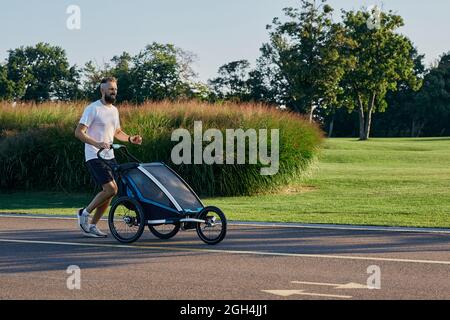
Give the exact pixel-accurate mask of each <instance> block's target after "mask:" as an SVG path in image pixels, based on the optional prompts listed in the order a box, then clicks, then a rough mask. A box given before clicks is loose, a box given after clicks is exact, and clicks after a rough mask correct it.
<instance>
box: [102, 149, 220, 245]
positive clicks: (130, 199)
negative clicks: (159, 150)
mask: <svg viewBox="0 0 450 320" xmlns="http://www.w3.org/2000/svg"><path fill="white" fill-rule="evenodd" d="M111 148H113V149H114V150H121V152H123V154H125V155H126V157H127V158H128V159H131V160H133V161H134V162H129V163H124V164H118V165H115V166H112V167H111V169H112V170H113V172H114V176H115V179H116V183H117V185H118V188H119V191H118V194H117V196H116V198H115V199H114V201H113V203H112V205H111V209H110V212H109V217H108V224H109V229H110V231H111V233H112V235H113V236H114V238H116V239H117V240H118V241H119V242H122V243H132V242H134V241H136V240H138V239H139V238H140V237H141V235H142V233H143V231H144V228H145V226H148V228H149V229H150V231H151V232H152V233H153V234H154V235H155V236H156V237H158V238H160V239H170V238H172V237H173V236H175V235H176V234H177V233H178V231H179V230H180V229H181V230H189V229H196V231H197V234H198V236H199V237H200V239H201V240H202V241H204V242H205V243H207V244H210V245H213V244H217V243H219V242H220V241H222V240H223V239H224V237H225V235H226V231H227V220H226V217H225V215H224V213H223V212H222V211H221V210H220V209H219V208H217V207H212V206H209V207H205V206H204V205H203V203H202V202H201V200H200V199H199V197H198V196H197V195H196V194H195V192H194V191H193V190H192V188H191V187H190V186H189V185H188V184H187V183H186V182H185V181H184V180H183V179H182V178H181V177H180V176H179V175H178V174H177V173H176V172H175V171H174V170H172V169H171V168H169V167H168V166H167V165H165V164H164V163H161V162H157V163H141V162H140V161H139V160H138V159H137V158H136V157H135V156H133V155H132V154H131V153H130V152H129V151H128V149H127V148H126V146H124V145H119V144H113V145H111ZM102 151H103V149H101V150H99V151H98V153H97V156H98V158H99V159H101V160H103V161H104V159H103V158H102V156H101V153H102ZM105 163H106V164H107V165H108V163H107V162H106V161H105Z"/></svg>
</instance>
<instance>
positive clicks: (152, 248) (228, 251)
mask: <svg viewBox="0 0 450 320" xmlns="http://www.w3.org/2000/svg"><path fill="white" fill-rule="evenodd" d="M0 242H4V243H26V244H49V245H65V246H82V247H98V248H127V249H150V250H163V251H185V252H210V253H229V254H244V255H245V254H247V255H259V256H279V257H298V258H321V259H341V260H363V261H385V262H401V263H420V264H438V265H450V261H435V260H412V259H395V258H380V257H359V256H341V255H322V254H302V253H283V252H264V251H244V250H219V249H200V248H186V247H161V246H146V245H124V244H122V245H121V244H102V243H96V244H95V243H82V242H57V241H37V240H16V239H0Z"/></svg>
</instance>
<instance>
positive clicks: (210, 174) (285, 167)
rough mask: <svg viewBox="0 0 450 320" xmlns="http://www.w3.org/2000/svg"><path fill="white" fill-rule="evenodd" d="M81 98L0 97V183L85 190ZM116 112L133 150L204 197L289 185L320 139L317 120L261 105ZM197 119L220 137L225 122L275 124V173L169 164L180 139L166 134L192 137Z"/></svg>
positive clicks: (162, 106) (157, 106) (168, 105)
mask: <svg viewBox="0 0 450 320" xmlns="http://www.w3.org/2000/svg"><path fill="white" fill-rule="evenodd" d="M86 105H87V104H86V103H77V104H73V103H72V104H70V103H68V104H56V103H45V104H42V105H21V106H17V107H15V108H12V107H11V106H10V105H8V104H0V177H1V180H0V188H1V189H2V190H35V189H39V190H49V191H55V190H65V191H67V192H69V191H83V190H86V186H87V185H89V183H90V182H89V181H90V178H89V175H88V173H87V170H86V168H85V166H84V148H83V144H82V143H81V142H80V141H79V140H77V139H76V138H75V137H74V130H75V127H76V125H77V122H78V120H79V118H80V116H81V113H82V112H83V110H84V107H85V106H86ZM119 112H120V117H121V125H122V128H123V130H124V131H125V132H127V133H130V134H138V133H139V134H140V135H142V136H143V144H142V146H135V145H131V146H129V149H130V151H131V152H132V153H133V154H135V155H136V156H137V157H138V158H139V159H141V160H143V161H145V162H156V161H162V162H165V163H167V164H168V165H169V166H171V167H172V168H174V169H175V170H176V171H177V172H178V173H179V174H180V175H181V176H182V177H183V178H184V179H185V180H186V181H187V182H188V183H189V184H190V185H191V186H192V187H193V189H194V190H195V191H196V192H197V193H199V194H200V195H202V196H218V195H222V196H230V195H251V194H255V193H261V192H268V191H273V190H275V189H276V188H278V187H280V186H284V185H286V184H289V183H290V182H291V181H292V180H293V179H297V178H299V177H300V176H301V175H302V174H303V173H304V172H305V171H306V170H307V168H308V166H309V165H310V164H311V162H312V161H314V159H315V156H316V154H317V152H318V148H319V147H320V144H321V141H322V133H321V131H320V129H319V128H318V127H317V126H316V125H311V124H309V123H308V122H307V121H305V120H304V119H303V118H302V117H300V116H298V115H295V114H293V113H290V112H286V111H279V110H276V109H274V108H269V107H268V106H264V105H261V104H239V105H237V104H206V103H199V102H176V103H173V102H158V103H145V104H143V105H140V106H135V105H126V104H124V105H121V106H119ZM194 121H202V122H203V132H204V131H205V130H207V129H208V128H217V129H219V130H221V131H222V133H223V135H224V137H225V129H238V128H242V129H243V130H246V129H249V128H253V129H256V130H257V131H258V129H279V132H280V162H279V163H280V167H279V172H278V173H277V174H276V175H273V176H262V175H261V174H260V168H261V167H262V164H260V163H258V164H256V165H249V164H245V165H238V164H235V165H216V164H214V165H206V164H201V165H194V164H192V165H186V164H182V165H174V164H173V163H172V162H171V159H170V156H171V150H172V148H173V147H174V145H176V144H177V143H178V142H172V141H171V134H172V132H173V130H175V129H177V128H186V129H188V130H189V131H190V132H191V134H192V136H193V127H194ZM269 132H270V130H269ZM269 136H270V134H269ZM206 144H207V143H204V145H206ZM269 146H270V143H269ZM224 148H225V143H224ZM247 149H248V146H247ZM117 156H118V157H119V155H117ZM119 160H121V158H120V157H119Z"/></svg>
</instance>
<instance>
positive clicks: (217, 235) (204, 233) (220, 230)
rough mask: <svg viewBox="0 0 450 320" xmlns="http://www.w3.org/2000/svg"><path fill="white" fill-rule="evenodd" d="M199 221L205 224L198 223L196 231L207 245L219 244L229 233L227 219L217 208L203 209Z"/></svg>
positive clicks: (199, 214) (198, 217)
mask: <svg viewBox="0 0 450 320" xmlns="http://www.w3.org/2000/svg"><path fill="white" fill-rule="evenodd" d="M197 219H201V220H205V222H199V223H197V226H196V229H197V234H198V236H199V237H200V239H201V240H202V241H203V242H205V243H206V244H210V245H213V244H218V243H219V242H220V241H222V240H223V239H224V238H225V235H226V233H227V219H226V217H225V214H224V213H223V212H222V210H220V209H219V208H217V207H206V208H203V210H202V211H200V212H199V213H198V215H197Z"/></svg>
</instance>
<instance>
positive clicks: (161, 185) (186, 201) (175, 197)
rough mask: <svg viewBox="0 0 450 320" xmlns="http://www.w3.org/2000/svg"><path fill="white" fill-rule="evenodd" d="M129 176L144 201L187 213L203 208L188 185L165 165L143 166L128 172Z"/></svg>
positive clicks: (149, 164)
mask: <svg viewBox="0 0 450 320" xmlns="http://www.w3.org/2000/svg"><path fill="white" fill-rule="evenodd" d="M127 176H128V177H129V178H130V180H131V182H132V184H133V185H134V187H135V189H136V190H137V191H138V193H139V197H141V198H142V199H143V200H144V201H145V200H147V201H150V202H152V203H154V204H156V205H160V206H164V207H168V208H171V209H175V210H177V211H185V212H189V211H199V210H201V209H202V208H203V204H202V203H201V201H200V199H199V198H198V197H197V195H196V194H195V193H194V191H193V190H192V189H191V188H190V187H189V186H188V185H187V183H186V182H184V181H183V179H181V178H180V176H178V174H176V173H175V172H174V171H173V170H172V169H170V168H169V167H167V166H166V165H165V164H163V163H147V164H141V165H140V166H139V167H138V168H135V169H131V170H130V171H128V173H127Z"/></svg>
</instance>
